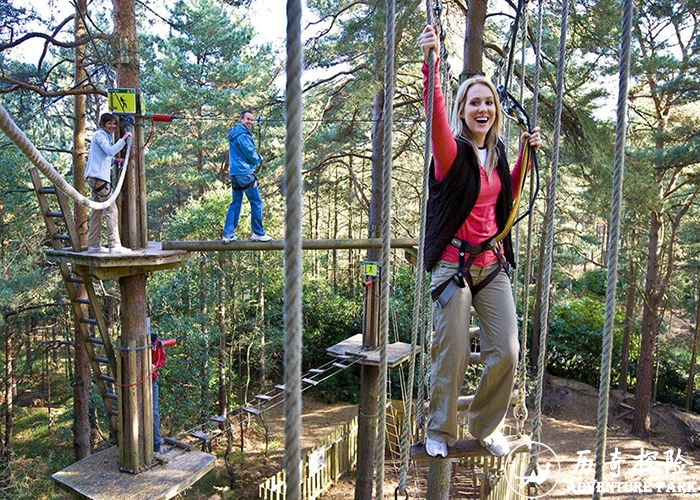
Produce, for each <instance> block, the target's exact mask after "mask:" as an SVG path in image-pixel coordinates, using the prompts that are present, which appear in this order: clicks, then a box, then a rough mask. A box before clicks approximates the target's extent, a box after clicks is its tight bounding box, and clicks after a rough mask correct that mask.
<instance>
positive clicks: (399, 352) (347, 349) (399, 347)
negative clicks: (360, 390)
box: [326, 333, 411, 368]
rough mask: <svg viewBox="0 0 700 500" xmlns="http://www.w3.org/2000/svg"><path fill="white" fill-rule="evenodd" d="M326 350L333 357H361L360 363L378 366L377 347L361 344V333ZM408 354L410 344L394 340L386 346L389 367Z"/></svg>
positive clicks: (403, 360) (409, 352)
mask: <svg viewBox="0 0 700 500" xmlns="http://www.w3.org/2000/svg"><path fill="white" fill-rule="evenodd" d="M326 352H327V353H328V354H329V355H330V356H334V357H347V356H354V357H360V358H362V360H361V361H360V362H361V363H362V364H366V365H372V366H379V348H376V349H368V348H367V347H365V346H363V345H362V334H361V333H358V334H357V335H353V336H352V337H350V338H349V339H346V340H343V341H342V342H339V343H337V344H335V345H334V346H331V347H329V348H328V349H326ZM410 356H411V344H407V343H406V342H394V343H393V344H389V345H387V346H386V361H387V366H388V367H389V368H396V367H397V366H399V365H401V364H403V363H405V362H406V361H408V359H409V357H410Z"/></svg>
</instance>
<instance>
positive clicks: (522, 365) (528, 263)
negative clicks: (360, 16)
mask: <svg viewBox="0 0 700 500" xmlns="http://www.w3.org/2000/svg"><path fill="white" fill-rule="evenodd" d="M526 14H527V10H526V11H525V12H524V13H523V15H524V20H523V38H522V47H521V73H520V75H521V78H520V102H523V98H524V95H525V68H526V65H525V63H526V60H525V55H526V51H525V46H526V43H527V27H528V21H529V18H528V16H527V15H526ZM538 49H539V48H538V47H536V48H535V52H537V51H538ZM533 123H534V122H533ZM534 188H535V176H533V175H531V176H530V196H532V192H533V190H534ZM527 229H528V233H527V240H526V242H525V244H526V247H525V274H524V280H523V291H522V294H523V297H522V309H523V318H522V323H521V325H520V362H519V364H518V403H517V404H516V405H515V408H514V409H513V416H514V417H515V420H516V426H517V429H516V430H517V435H518V437H520V436H521V435H522V434H523V432H524V428H525V421H526V420H527V404H526V401H525V396H526V394H527V325H528V321H529V304H528V301H529V300H530V294H529V283H530V279H531V272H532V271H531V267H532V210H530V211H529V213H528V217H527ZM519 251H520V223H519V222H518V223H517V224H516V225H515V255H518V254H519ZM518 276H519V273H518V268H517V267H516V268H515V271H514V272H513V283H514V284H515V286H514V287H513V292H514V293H513V295H514V298H515V299H516V303H517V290H518Z"/></svg>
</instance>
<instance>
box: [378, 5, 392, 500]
mask: <svg viewBox="0 0 700 500" xmlns="http://www.w3.org/2000/svg"><path fill="white" fill-rule="evenodd" d="M395 22H396V12H395V5H394V0H386V32H385V40H384V45H385V57H384V110H383V115H384V122H383V125H384V144H383V155H384V158H383V160H384V164H383V169H382V177H383V183H382V267H381V273H382V280H381V310H380V315H379V397H378V398H377V399H378V401H377V415H378V421H377V449H376V478H377V479H376V481H377V482H376V490H375V498H384V448H385V443H386V386H387V361H386V344H387V339H388V337H389V289H390V282H391V280H390V279H389V277H390V276H391V272H390V262H391V260H390V259H391V245H390V243H391V170H392V169H391V167H392V156H393V147H392V146H393V144H392V137H393V136H392V126H393V124H394V39H395Z"/></svg>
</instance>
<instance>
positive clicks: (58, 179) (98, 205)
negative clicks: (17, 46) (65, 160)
mask: <svg viewBox="0 0 700 500" xmlns="http://www.w3.org/2000/svg"><path fill="white" fill-rule="evenodd" d="M0 129H1V130H2V131H3V132H4V133H5V135H6V136H7V137H9V138H10V140H11V141H12V142H14V143H15V145H16V146H17V147H18V148H19V149H20V151H22V153H24V155H25V156H26V157H27V158H28V159H29V161H31V162H32V163H33V164H34V165H35V166H36V167H37V168H38V169H39V170H40V171H41V172H42V173H43V174H44V175H45V176H46V178H47V179H49V180H50V181H51V182H53V184H54V185H55V186H56V188H57V189H59V190H61V191H62V192H64V193H65V194H66V195H67V196H68V197H69V198H70V199H71V200H73V201H75V202H76V203H80V204H81V205H85V206H86V207H89V208H92V209H93V210H104V209H105V208H107V207H109V206H110V205H112V204H113V203H114V202H115V201H116V199H117V196H119V193H120V192H121V189H122V184H124V179H125V178H126V169H127V166H128V165H129V156H130V154H131V138H128V139H127V140H126V156H125V158H124V164H123V166H122V171H121V174H120V176H119V181H118V182H117V186H116V188H115V189H114V192H113V193H112V196H110V197H109V199H108V200H106V201H103V202H96V201H93V200H91V199H90V198H86V197H85V196H83V195H82V194H80V193H79V192H78V191H76V189H75V188H74V187H73V186H71V185H70V184H69V183H68V182H67V181H66V180H65V179H64V178H63V176H62V175H61V174H60V173H58V171H57V170H56V169H55V168H53V167H52V166H51V164H50V163H49V162H48V161H46V158H44V156H43V155H42V154H41V152H40V151H39V150H38V149H37V148H36V147H35V146H34V144H32V142H31V141H30V140H29V139H28V138H27V136H26V135H25V134H24V132H22V130H20V128H19V127H18V126H17V124H15V122H14V121H13V120H12V117H10V115H9V113H8V112H7V110H6V109H5V107H4V106H3V105H2V104H0Z"/></svg>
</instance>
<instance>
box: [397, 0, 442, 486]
mask: <svg viewBox="0 0 700 500" xmlns="http://www.w3.org/2000/svg"><path fill="white" fill-rule="evenodd" d="M425 9H426V20H427V24H428V25H432V24H433V22H434V21H433V15H432V9H431V6H430V0H426V5H425ZM434 100H435V54H434V52H433V51H432V50H431V51H430V52H429V54H428V102H427V106H426V108H427V109H426V115H425V143H424V147H423V185H422V187H421V205H420V223H419V227H418V252H417V257H416V272H415V287H414V290H413V324H412V328H411V357H410V358H409V364H408V391H407V394H408V398H407V401H406V402H405V409H404V421H403V427H402V429H401V467H400V470H399V485H398V491H399V492H401V493H406V478H407V475H408V461H409V455H410V433H411V422H412V421H413V414H412V413H413V386H414V381H415V367H416V348H417V345H418V330H419V329H420V326H421V325H422V321H421V318H422V305H423V304H424V301H423V291H424V288H425V271H424V270H423V252H424V249H423V245H424V243H425V220H426V212H427V205H428V176H429V172H430V157H431V154H430V137H431V136H432V130H433V107H434V105H433V103H434ZM422 352H423V350H422V348H421V353H422ZM421 383H422V381H421ZM417 401H418V404H419V408H418V410H417V412H418V413H419V414H422V408H423V402H422V401H421V399H417Z"/></svg>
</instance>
